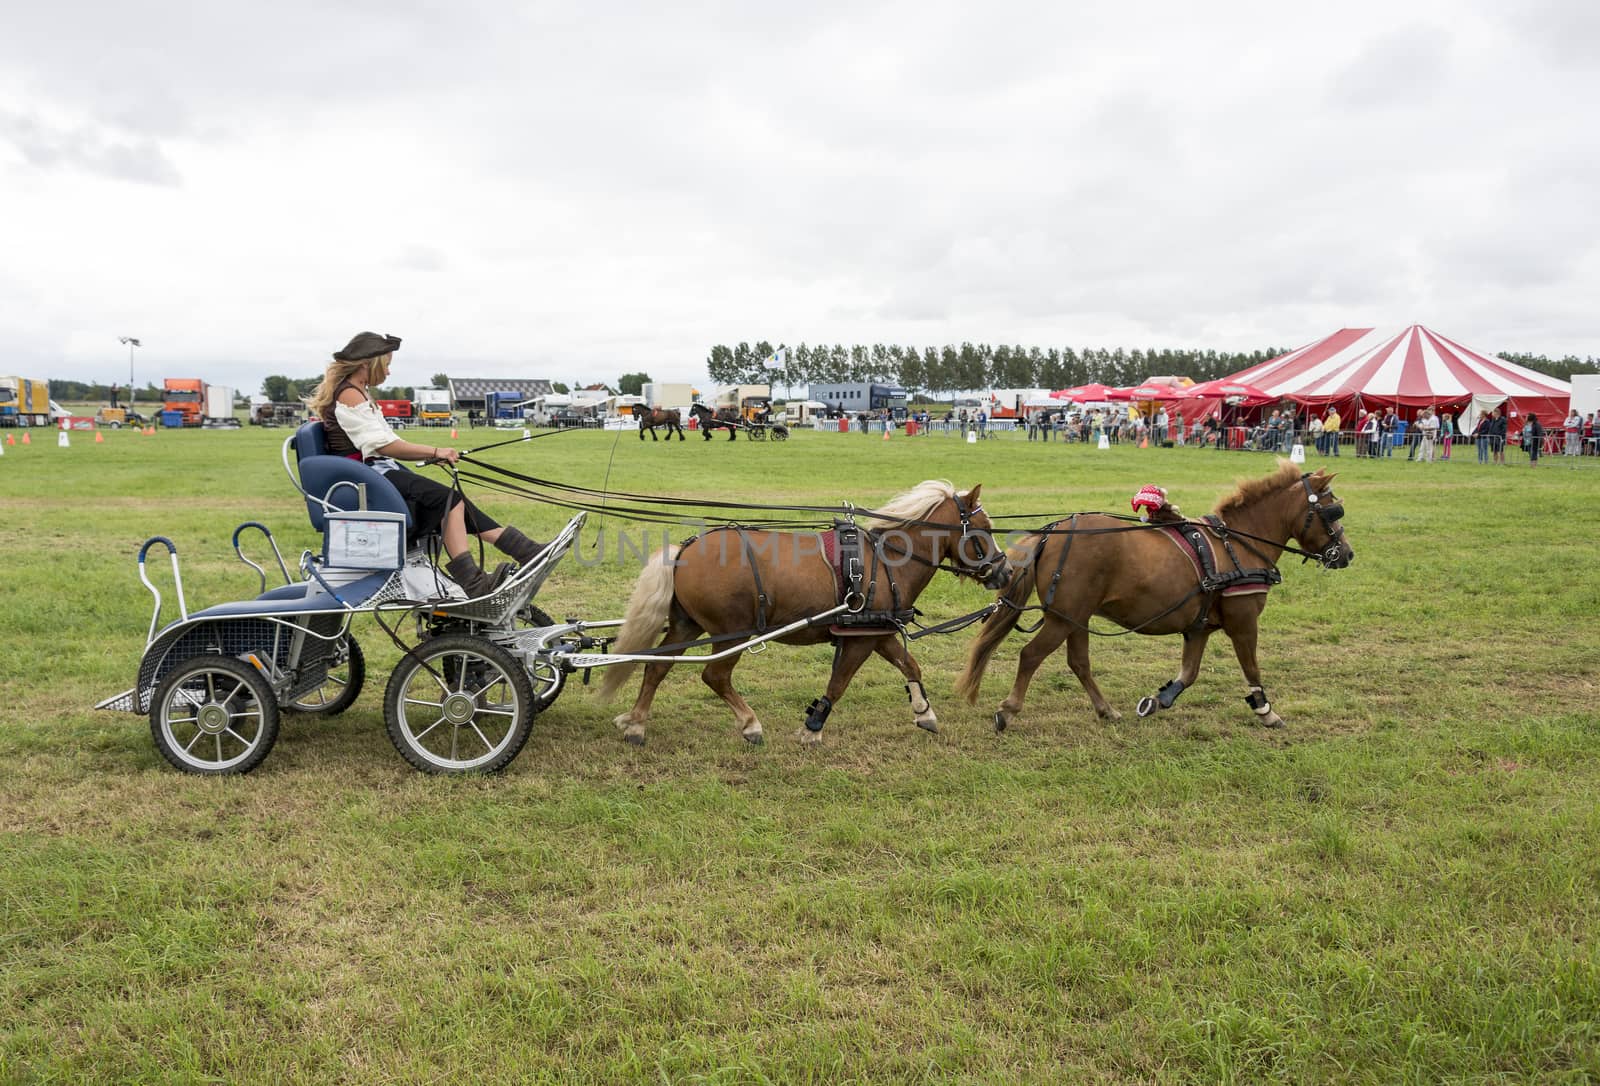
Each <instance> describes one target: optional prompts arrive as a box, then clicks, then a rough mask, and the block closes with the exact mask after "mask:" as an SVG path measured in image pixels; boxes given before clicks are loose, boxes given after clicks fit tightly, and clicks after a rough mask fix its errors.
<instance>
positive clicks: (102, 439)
mask: <svg viewBox="0 0 1600 1086" xmlns="http://www.w3.org/2000/svg"><path fill="white" fill-rule="evenodd" d="M94 443H95V444H96V445H104V444H105V443H106V435H105V434H102V433H101V432H100V431H99V430H96V431H95V432H94Z"/></svg>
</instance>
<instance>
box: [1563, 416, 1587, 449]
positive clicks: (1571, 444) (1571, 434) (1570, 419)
mask: <svg viewBox="0 0 1600 1086" xmlns="http://www.w3.org/2000/svg"><path fill="white" fill-rule="evenodd" d="M1562 425H1563V428H1564V429H1565V430H1566V431H1567V446H1566V455H1568V456H1577V455H1578V452H1579V451H1580V449H1581V448H1582V446H1583V418H1582V417H1581V416H1580V415H1579V414H1578V409H1577V408H1573V409H1572V412H1571V413H1570V414H1569V415H1567V421H1566V422H1565V423H1563V424H1562Z"/></svg>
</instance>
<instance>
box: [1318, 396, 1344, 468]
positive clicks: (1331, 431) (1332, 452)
mask: <svg viewBox="0 0 1600 1086" xmlns="http://www.w3.org/2000/svg"><path fill="white" fill-rule="evenodd" d="M1341 421H1342V420H1341V419H1340V418H1339V409H1338V408H1336V407H1329V408H1328V414H1327V417H1326V418H1324V419H1323V420H1322V444H1323V450H1322V454H1323V455H1324V456H1338V455H1339V423H1340V422H1341Z"/></svg>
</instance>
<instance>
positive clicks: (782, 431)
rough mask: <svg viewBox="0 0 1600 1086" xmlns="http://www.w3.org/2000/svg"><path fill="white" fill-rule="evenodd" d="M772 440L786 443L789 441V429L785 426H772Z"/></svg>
mask: <svg viewBox="0 0 1600 1086" xmlns="http://www.w3.org/2000/svg"><path fill="white" fill-rule="evenodd" d="M772 440H774V441H788V440H789V428H788V427H787V426H774V427H773V428H772Z"/></svg>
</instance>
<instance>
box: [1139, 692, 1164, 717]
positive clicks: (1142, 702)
mask: <svg viewBox="0 0 1600 1086" xmlns="http://www.w3.org/2000/svg"><path fill="white" fill-rule="evenodd" d="M1158 708H1160V706H1159V705H1158V704H1157V702H1156V699H1155V698H1152V697H1143V698H1140V699H1139V708H1138V713H1139V715H1140V716H1155V715H1156V710H1157V709H1158Z"/></svg>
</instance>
